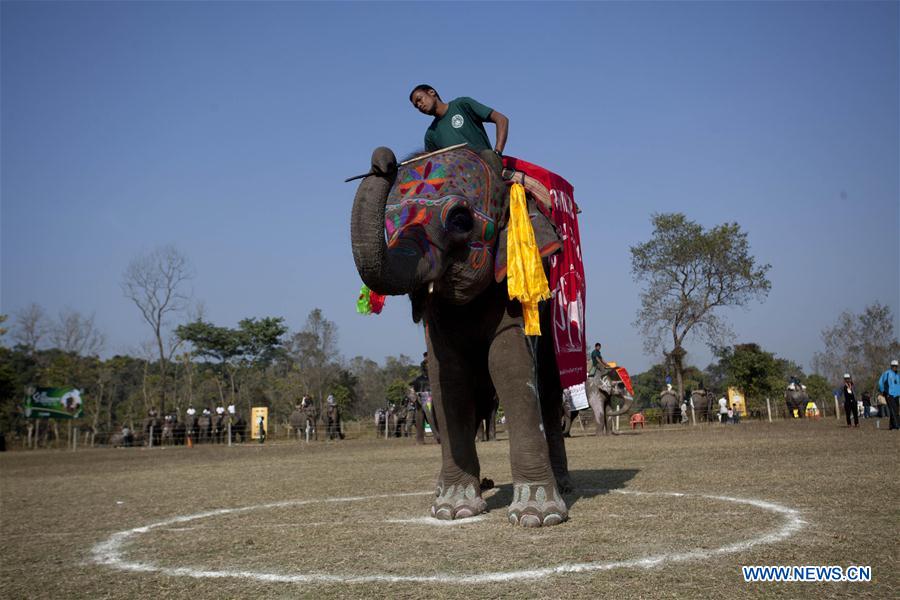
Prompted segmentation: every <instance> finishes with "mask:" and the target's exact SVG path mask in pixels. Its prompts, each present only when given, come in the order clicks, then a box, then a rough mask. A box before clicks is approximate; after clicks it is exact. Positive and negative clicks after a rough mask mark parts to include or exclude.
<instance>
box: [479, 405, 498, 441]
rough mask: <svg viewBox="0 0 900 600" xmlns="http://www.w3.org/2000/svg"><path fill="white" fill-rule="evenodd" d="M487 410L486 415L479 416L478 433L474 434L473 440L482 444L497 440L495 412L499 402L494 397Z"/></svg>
mask: <svg viewBox="0 0 900 600" xmlns="http://www.w3.org/2000/svg"><path fill="white" fill-rule="evenodd" d="M487 410H488V412H487V414H482V415H479V417H478V432H477V433H476V434H475V439H476V440H477V439H480V440H481V441H482V442H489V441H492V440H496V439H497V412H498V411H499V410H500V400H498V399H497V396H496V395H495V396H494V400H493V402H491V404H490V405H489V406H488V407H487Z"/></svg>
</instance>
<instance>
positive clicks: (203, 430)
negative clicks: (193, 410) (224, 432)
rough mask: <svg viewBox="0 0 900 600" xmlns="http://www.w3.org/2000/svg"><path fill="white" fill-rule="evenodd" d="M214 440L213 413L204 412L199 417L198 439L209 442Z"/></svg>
mask: <svg viewBox="0 0 900 600" xmlns="http://www.w3.org/2000/svg"><path fill="white" fill-rule="evenodd" d="M211 440H212V415H211V414H210V413H209V412H204V413H203V414H201V415H200V416H199V417H197V441H198V442H209V441H211Z"/></svg>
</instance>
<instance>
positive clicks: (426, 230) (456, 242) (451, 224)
mask: <svg viewBox="0 0 900 600" xmlns="http://www.w3.org/2000/svg"><path fill="white" fill-rule="evenodd" d="M508 206H509V196H508V192H507V188H506V185H505V184H504V182H503V181H502V179H501V178H500V176H499V174H498V172H497V170H496V169H494V168H492V167H491V166H490V165H489V164H488V163H487V162H486V161H485V160H483V159H482V158H481V157H480V156H479V155H478V154H477V153H475V152H473V151H472V150H468V149H465V148H460V149H455V150H449V151H447V152H443V153H441V154H438V155H435V156H430V157H424V158H421V159H418V160H414V161H412V162H410V163H409V164H405V165H402V166H399V168H398V166H397V161H396V158H395V157H394V154H393V152H391V150H390V149H388V148H383V147H382V148H377V149H376V150H375V151H374V152H373V154H372V170H371V175H369V176H368V177H366V179H365V180H363V182H362V183H361V184H360V186H359V189H358V190H357V193H356V198H355V200H354V203H353V214H352V217H351V226H350V234H351V242H352V246H353V258H354V261H355V262H356V268H357V270H358V271H359V274H360V276H361V277H362V280H363V282H364V283H365V284H366V285H368V286H369V287H370V288H371V289H372V290H374V291H375V292H378V293H381V294H390V295H397V294H410V295H412V296H415V295H416V294H421V293H423V292H431V293H434V294H435V295H437V296H439V297H441V298H442V299H445V300H447V301H449V302H451V303H454V304H465V303H467V302H470V301H471V300H473V299H474V298H475V297H477V296H478V295H479V294H480V293H481V292H483V291H484V290H485V289H486V288H487V287H488V286H489V285H490V283H491V282H492V281H494V280H495V279H496V280H500V279H502V276H503V275H505V251H503V250H505V248H503V249H501V248H502V247H503V244H502V242H501V240H503V239H505V230H504V228H505V225H506V221H507V210H508ZM532 206H533V203H532ZM529 212H530V213H537V212H538V211H536V210H530V211H529ZM535 217H537V218H535ZM532 225H533V227H534V230H535V236H536V238H537V242H538V246H539V247H540V248H541V249H542V251H543V252H542V254H545V255H546V254H547V253H549V252H552V251H555V249H556V248H557V247H558V236H557V235H556V232H555V230H554V229H553V226H552V225H551V224H550V222H549V220H547V219H546V218H542V217H541V216H540V215H536V214H533V215H532ZM554 242H556V245H554ZM501 253H502V256H500V259H501V261H502V263H503V264H502V265H500V267H499V268H498V264H497V262H498V261H497V259H498V254H501Z"/></svg>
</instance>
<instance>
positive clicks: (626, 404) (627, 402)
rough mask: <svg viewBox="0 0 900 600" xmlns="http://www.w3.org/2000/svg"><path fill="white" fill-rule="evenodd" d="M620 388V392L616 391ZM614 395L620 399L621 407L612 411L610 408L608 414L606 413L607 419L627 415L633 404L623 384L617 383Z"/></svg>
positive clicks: (632, 399)
mask: <svg viewBox="0 0 900 600" xmlns="http://www.w3.org/2000/svg"><path fill="white" fill-rule="evenodd" d="M619 386H621V388H622V389H621V390H620V389H618V388H619ZM615 392H616V395H617V396H619V397H620V398H622V405H621V406H620V407H619V408H616V409H613V408H610V410H609V412H608V413H606V416H607V417H618V416H619V415H625V414H628V412H629V411H630V410H631V406H632V404H634V398H633V397H632V396H631V394H629V393H628V392H627V391H626V390H625V384H623V383H621V382H620V383H619V384H618V385H616V390H615Z"/></svg>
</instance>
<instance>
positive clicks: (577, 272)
mask: <svg viewBox="0 0 900 600" xmlns="http://www.w3.org/2000/svg"><path fill="white" fill-rule="evenodd" d="M503 166H504V167H506V168H508V169H512V170H515V171H521V172H523V173H525V174H526V175H528V176H529V177H533V178H534V179H536V180H538V181H539V182H540V183H541V184H543V185H544V187H546V188H547V190H549V192H550V200H551V203H552V214H551V219H552V220H553V223H554V225H556V229H557V231H558V232H559V235H560V237H561V238H562V243H563V246H562V251H560V252H557V253H556V254H553V255H551V256H550V281H549V283H550V290H551V291H552V293H553V299H552V300H551V302H552V303H553V344H554V347H555V348H556V361H557V363H558V365H559V376H560V379H561V381H562V387H563V389H566V388H570V387H573V386H583V385H584V382H585V381H586V380H587V350H586V348H587V346H586V345H585V340H584V306H585V284H584V264H583V263H582V259H581V236H580V235H579V233H578V216H577V213H578V205H576V204H575V197H574V193H575V189H574V188H573V187H572V184H571V183H569V182H568V181H566V180H565V179H563V178H562V177H560V176H559V175H557V174H556V173H552V172H550V171H548V170H547V169H545V168H543V167H540V166H538V165H535V164H532V163H529V162H526V161H524V160H521V159H518V158H514V157H512V156H504V157H503ZM582 389H583V388H582Z"/></svg>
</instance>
